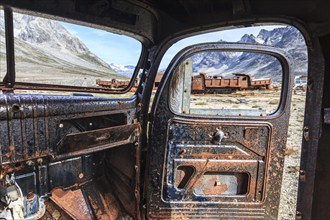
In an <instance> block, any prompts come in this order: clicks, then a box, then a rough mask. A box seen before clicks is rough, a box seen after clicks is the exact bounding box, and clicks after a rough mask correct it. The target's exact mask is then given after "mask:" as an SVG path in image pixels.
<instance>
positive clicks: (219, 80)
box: [192, 73, 272, 93]
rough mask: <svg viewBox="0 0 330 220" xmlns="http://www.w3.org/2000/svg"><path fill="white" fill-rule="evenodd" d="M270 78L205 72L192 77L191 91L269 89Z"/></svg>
mask: <svg viewBox="0 0 330 220" xmlns="http://www.w3.org/2000/svg"><path fill="white" fill-rule="evenodd" d="M271 84H272V80H271V79H269V78H267V79H254V78H253V77H252V76H251V75H250V74H238V73H237V74H234V77H233V78H224V77H221V76H215V77H210V76H208V75H207V74H206V73H200V74H199V75H197V76H194V77H193V78H192V92H193V93H214V92H218V93H222V92H225V91H228V92H232V91H235V90H239V89H260V88H267V89H271Z"/></svg>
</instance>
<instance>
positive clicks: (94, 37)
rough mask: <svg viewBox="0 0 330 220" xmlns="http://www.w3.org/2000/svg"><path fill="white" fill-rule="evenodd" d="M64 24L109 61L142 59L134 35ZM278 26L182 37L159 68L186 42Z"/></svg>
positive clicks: (226, 38)
mask: <svg viewBox="0 0 330 220" xmlns="http://www.w3.org/2000/svg"><path fill="white" fill-rule="evenodd" d="M61 24H62V25H63V26H64V27H65V28H66V29H67V30H68V31H69V32H71V33H72V34H74V35H76V36H77V37H78V38H79V39H80V40H81V41H82V42H83V43H84V44H85V45H86V46H87V47H88V48H89V49H90V50H91V51H92V52H93V53H94V54H96V55H97V56H98V57H100V58H101V59H103V60H104V61H106V62H107V63H109V64H110V63H115V64H121V65H136V63H137V61H138V59H139V56H140V53H141V43H140V42H139V41H137V40H135V39H133V38H130V37H126V36H124V35H118V34H112V33H109V32H106V31H103V30H98V29H94V28H89V27H84V26H80V25H74V24H69V23H64V22H61ZM278 27H280V26H278V25H269V26H259V27H247V28H236V29H232V30H224V31H217V32H211V33H207V34H200V35H197V36H193V37H189V38H186V39H183V40H181V41H179V42H177V43H175V44H173V45H172V46H171V47H170V48H169V49H168V51H167V52H166V54H165V55H164V58H163V60H162V62H161V66H160V68H164V67H166V66H167V64H168V63H169V62H170V61H171V59H172V58H173V57H174V56H175V54H176V53H177V52H178V51H180V50H181V49H183V48H184V47H186V46H189V45H192V44H196V43H202V42H216V41H219V40H224V41H228V42H235V41H238V40H240V38H241V37H242V36H243V35H244V34H253V35H255V36H257V35H258V33H259V31H260V30H261V29H266V30H273V29H274V28H278Z"/></svg>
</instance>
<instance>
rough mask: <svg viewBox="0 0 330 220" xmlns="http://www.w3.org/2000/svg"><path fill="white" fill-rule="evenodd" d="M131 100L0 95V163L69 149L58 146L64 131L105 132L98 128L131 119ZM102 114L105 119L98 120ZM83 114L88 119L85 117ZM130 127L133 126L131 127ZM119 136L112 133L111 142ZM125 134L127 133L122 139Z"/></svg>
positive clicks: (53, 153)
mask: <svg viewBox="0 0 330 220" xmlns="http://www.w3.org/2000/svg"><path fill="white" fill-rule="evenodd" d="M134 103H135V101H134V99H126V100H125V99H120V100H116V99H112V100H111V99H106V98H96V97H87V96H86V97H75V96H43V95H12V94H6V95H1V100H0V128H1V131H2V132H1V134H0V146H1V155H2V161H1V164H2V165H6V164H14V163H17V162H23V161H28V160H31V161H32V162H34V163H36V160H37V158H40V157H46V156H57V155H59V154H61V152H69V151H67V150H64V149H63V148H62V144H63V142H62V141H63V139H64V140H65V137H66V136H67V135H69V137H70V135H71V134H75V135H78V134H79V133H81V132H89V133H90V134H92V133H93V131H91V130H94V132H95V133H97V134H98V135H99V136H100V137H102V135H106V131H104V132H102V129H105V128H106V127H107V126H108V127H114V126H117V125H120V123H121V124H122V125H124V124H127V123H128V124H130V123H132V121H133V117H134V112H135V108H134V106H135V105H134ZM118 114H123V115H124V117H119V116H120V115H118ZM111 115H114V116H113V117H112V116H111ZM100 117H101V118H100ZM102 117H103V119H104V120H107V122H102V121H100V119H102ZM86 118H87V119H88V118H89V119H88V120H86ZM98 118H100V119H98ZM79 119H80V120H79ZM116 120H117V121H118V120H121V121H120V123H119V124H118V123H115V122H113V123H112V122H111V121H116ZM79 121H81V122H80V123H79ZM107 123H108V124H107ZM86 124H87V125H86ZM120 129H121V128H120V127H119V130H120ZM123 129H124V128H123ZM119 130H118V131H119ZM123 131H125V129H124V130H123ZM133 131H134V128H132V132H133ZM119 133H120V132H119ZM126 134H127V132H126ZM118 135H119V136H120V134H118ZM123 135H125V132H124V133H123ZM127 135H128V134H127ZM73 136H74V135H73ZM119 136H115V137H114V139H111V141H112V142H115V140H116V137H119ZM71 137H72V136H71ZM95 138H97V137H96V136H95ZM128 138H129V135H128V137H126V139H128ZM123 139H125V138H119V139H118V141H122V140H123ZM93 141H94V144H97V143H98V142H100V143H101V142H102V143H108V142H109V141H110V140H109V139H108V140H97V139H95V140H93ZM67 145H68V143H67ZM84 146H86V147H87V146H88V145H87V144H85V145H84ZM89 147H90V146H89ZM81 149H82V148H81ZM81 149H80V150H81ZM16 166H18V164H17V165H16Z"/></svg>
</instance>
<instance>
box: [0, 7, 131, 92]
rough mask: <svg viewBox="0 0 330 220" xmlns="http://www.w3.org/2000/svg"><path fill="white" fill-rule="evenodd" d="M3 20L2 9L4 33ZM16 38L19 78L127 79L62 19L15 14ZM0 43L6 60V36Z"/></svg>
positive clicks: (61, 80)
mask: <svg viewBox="0 0 330 220" xmlns="http://www.w3.org/2000/svg"><path fill="white" fill-rule="evenodd" d="M3 21H4V19H3V13H2V14H1V12H0V31H1V32H0V34H1V35H3V33H4V24H3ZM14 37H15V39H14V40H15V60H16V72H17V79H18V81H31V80H32V81H34V82H42V83H52V84H57V83H59V84H69V85H83V86H92V85H95V78H104V79H111V78H117V79H127V78H128V77H127V76H125V75H123V74H121V73H118V72H116V71H115V70H113V69H112V68H111V66H110V65H109V64H107V63H106V62H104V61H103V60H102V59H100V58H99V57H98V56H97V55H95V54H94V53H92V52H91V51H90V50H89V49H88V48H87V47H86V45H85V44H84V43H83V42H82V41H81V40H79V38H78V37H76V36H75V35H73V34H71V33H70V32H69V31H67V30H66V29H65V28H64V27H63V26H62V25H61V23H60V22H57V21H54V20H49V19H44V18H40V17H35V16H29V15H23V14H19V13H15V14H14ZM0 43H1V53H0V55H1V58H0V59H1V63H3V60H4V54H3V53H2V50H4V48H3V46H2V45H4V44H3V43H4V37H1V39H0ZM65 80H67V82H65Z"/></svg>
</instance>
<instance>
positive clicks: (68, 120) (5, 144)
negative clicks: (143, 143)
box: [0, 94, 138, 217]
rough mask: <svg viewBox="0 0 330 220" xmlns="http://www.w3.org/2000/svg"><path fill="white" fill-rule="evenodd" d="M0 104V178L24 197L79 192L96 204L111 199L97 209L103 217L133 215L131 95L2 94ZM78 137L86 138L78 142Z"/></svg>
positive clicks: (135, 150) (134, 113) (133, 113)
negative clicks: (12, 182)
mask: <svg viewBox="0 0 330 220" xmlns="http://www.w3.org/2000/svg"><path fill="white" fill-rule="evenodd" d="M0 100H1V101H0V130H1V132H0V145H1V175H2V176H6V175H8V176H12V175H14V176H15V177H16V178H17V183H18V185H19V186H20V187H21V190H22V192H23V195H24V196H28V195H38V196H39V197H42V196H47V195H50V193H51V192H52V190H54V189H55V188H58V187H59V188H62V189H65V190H76V189H81V190H82V191H83V192H84V193H85V194H86V195H87V197H86V198H88V195H91V194H93V195H94V197H93V196H92V198H94V200H95V201H97V200H99V201H101V200H102V199H101V200H100V195H102V196H104V198H107V199H108V197H109V196H110V197H111V199H112V201H113V203H111V205H110V206H111V207H105V206H104V204H103V203H99V205H98V206H97V207H96V208H97V209H98V210H100V213H101V214H102V215H105V214H106V213H108V212H109V210H110V212H113V213H115V214H114V215H129V216H135V215H136V199H135V188H136V185H135V183H136V173H135V166H136V163H138V161H136V155H137V154H138V152H137V148H136V145H135V144H133V143H134V142H136V141H137V135H136V132H137V131H138V130H137V129H138V127H137V126H136V125H135V124H134V123H133V122H134V118H135V117H136V110H135V106H136V99H135V96H133V97H132V98H131V99H109V98H99V97H93V96H74V95H71V96H60V95H27V94H1V95H0ZM80 135H82V136H87V137H91V139H89V138H87V139H86V140H87V141H86V142H87V144H84V143H79V142H77V141H75V138H74V137H75V136H76V137H79V136H80ZM109 137H111V142H112V144H110V145H107V144H105V142H104V140H108V139H109ZM72 138H73V139H72ZM97 140H99V141H97ZM89 141H91V142H89ZM95 141H96V142H95ZM91 152H93V153H91ZM2 184H4V182H2ZM102 193H103V194H102ZM107 196H108V197H107ZM94 200H93V201H87V202H88V203H93V202H94ZM93 204H94V203H93ZM113 206H114V207H116V208H114V207H113ZM93 208H95V207H93ZM96 208H95V209H96ZM102 215H100V216H102ZM100 216H99V217H100Z"/></svg>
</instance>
